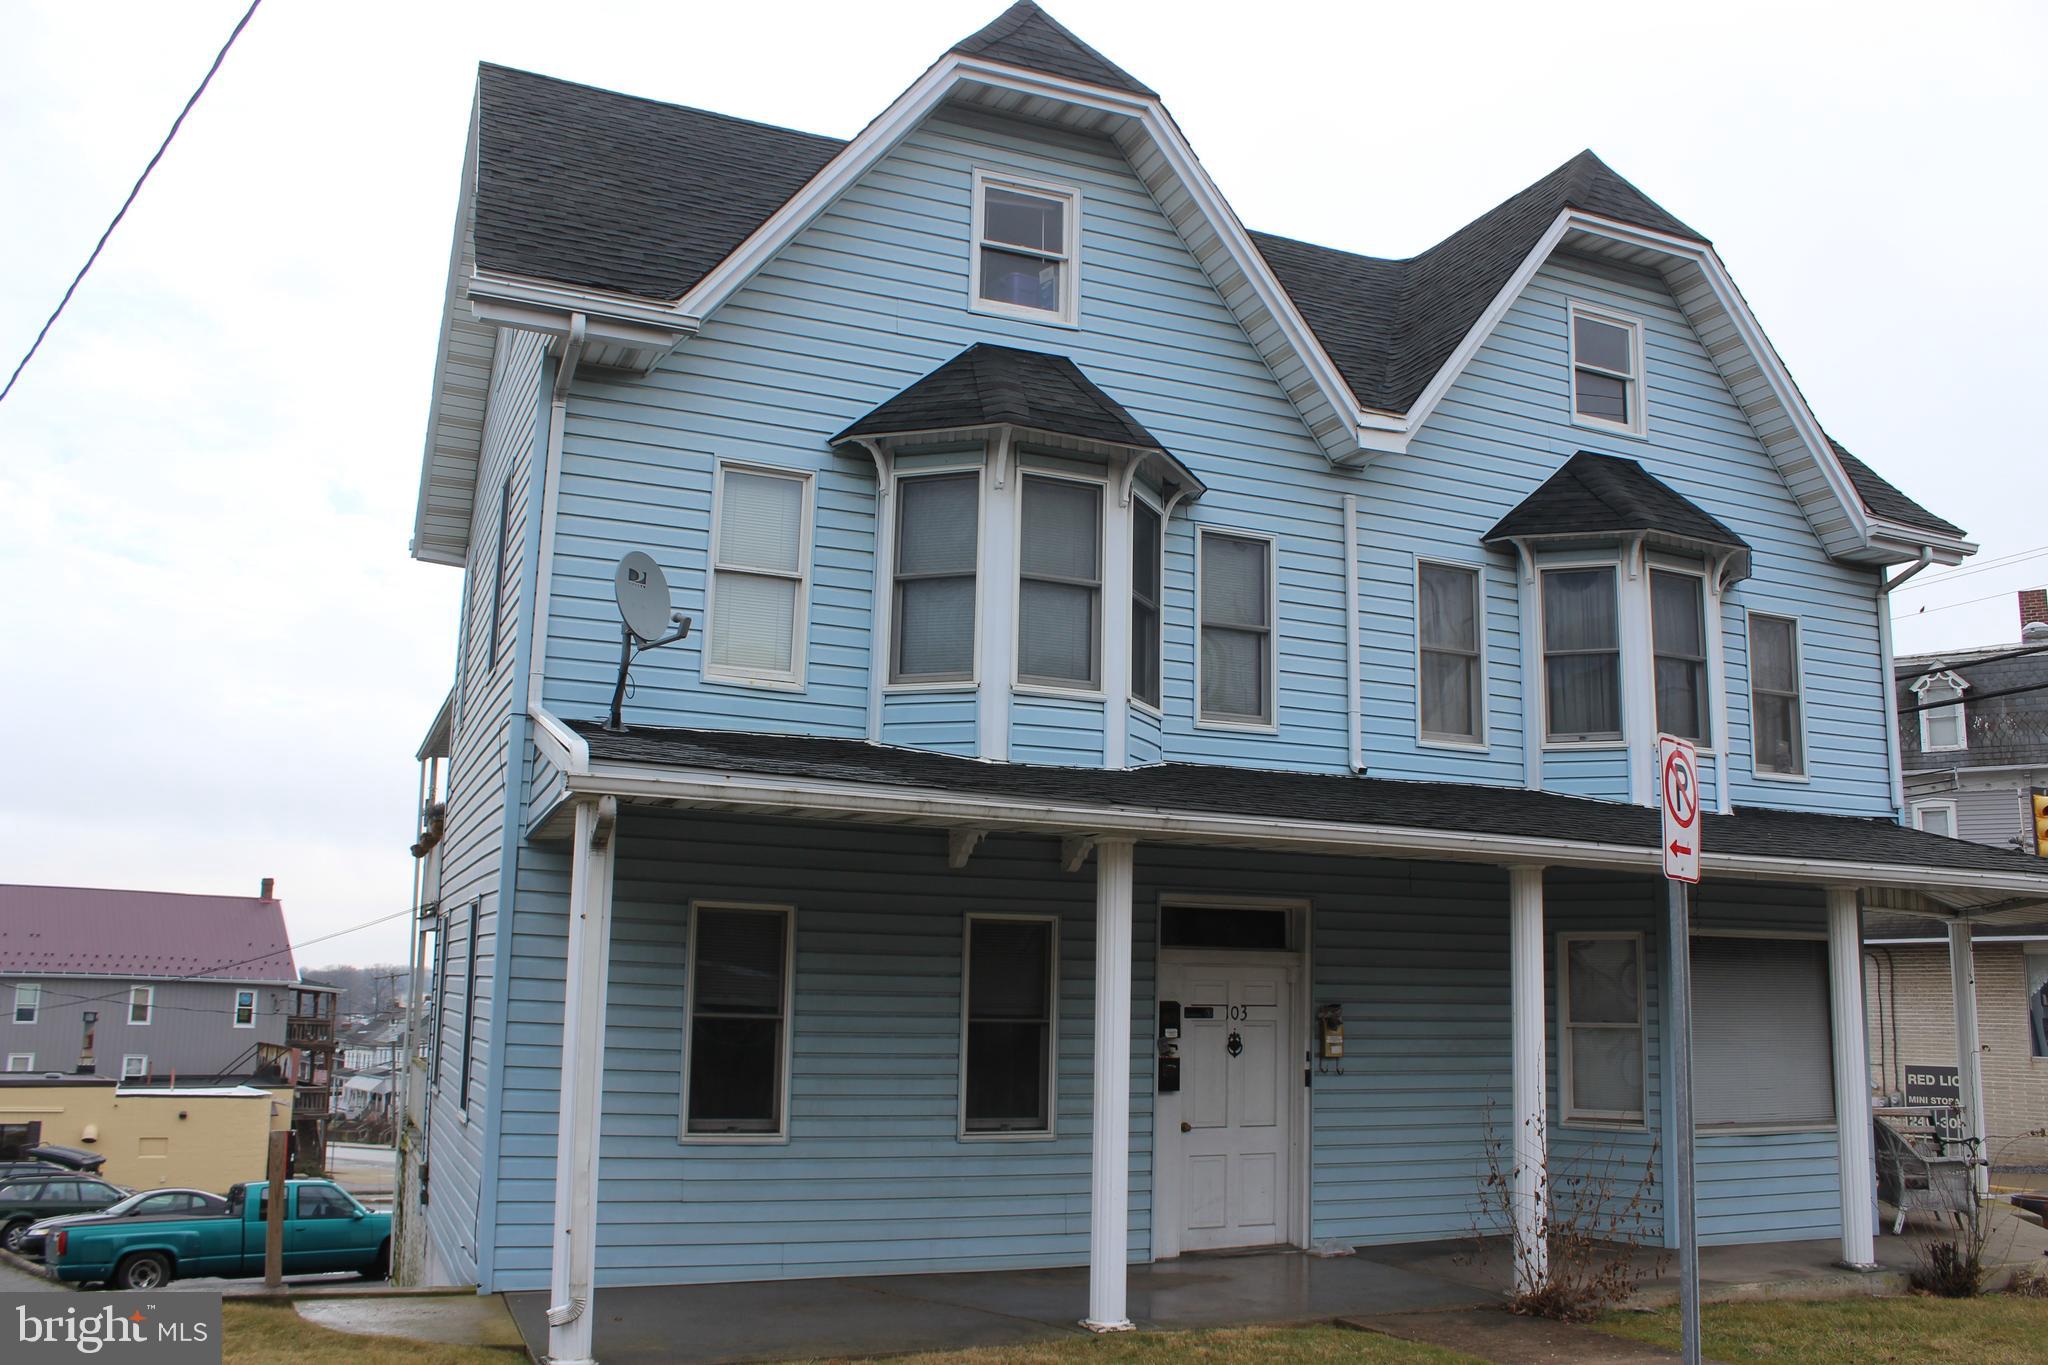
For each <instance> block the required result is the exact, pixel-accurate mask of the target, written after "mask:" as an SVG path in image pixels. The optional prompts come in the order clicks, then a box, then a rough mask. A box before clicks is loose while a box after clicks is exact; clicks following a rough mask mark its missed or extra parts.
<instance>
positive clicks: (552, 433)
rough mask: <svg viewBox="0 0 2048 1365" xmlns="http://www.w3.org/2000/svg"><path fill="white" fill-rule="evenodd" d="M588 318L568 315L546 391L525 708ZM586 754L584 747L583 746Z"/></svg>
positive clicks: (530, 698)
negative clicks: (572, 393)
mask: <svg viewBox="0 0 2048 1365" xmlns="http://www.w3.org/2000/svg"><path fill="white" fill-rule="evenodd" d="M589 325H590V319H589V318H587V317H585V316H584V315H583V314H581V313H576V314H574V315H572V316H571V317H570V319H569V335H568V336H567V337H566V338H565V339H564V340H563V342H562V354H561V358H560V360H559V361H558V362H557V364H556V365H555V384H554V388H553V390H552V391H551V392H550V393H549V395H548V448H547V450H546V451H545V452H544V453H543V455H542V458H543V459H545V460H546V461H547V477H546V478H545V479H544V480H542V482H541V495H540V550H539V552H538V553H539V557H540V562H539V563H538V564H537V565H535V566H534V575H533V635H532V640H533V653H532V657H531V659H530V660H529V662H528V664H527V668H526V710H527V714H529V715H538V714H539V713H540V694H541V683H542V681H543V680H544V679H545V678H546V676H547V667H546V664H547V657H548V585H549V583H550V582H551V581H552V580H553V578H554V563H555V509H556V507H557V506H558V505H559V504H560V503H561V500H562V499H561V490H562V430H563V428H564V426H566V425H567V423H568V420H569V386H570V385H571V384H573V383H574V382H575V381H576V364H577V362H578V361H580V360H582V359H583V340H584V337H585V335H586V333H587V330H588V328H589ZM586 756H587V750H586Z"/></svg>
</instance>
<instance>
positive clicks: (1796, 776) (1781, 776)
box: [1749, 768, 1813, 787]
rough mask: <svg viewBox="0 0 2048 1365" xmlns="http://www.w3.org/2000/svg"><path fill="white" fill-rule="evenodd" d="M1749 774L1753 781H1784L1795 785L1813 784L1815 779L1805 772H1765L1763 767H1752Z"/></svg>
mask: <svg viewBox="0 0 2048 1365" xmlns="http://www.w3.org/2000/svg"><path fill="white" fill-rule="evenodd" d="M1749 775H1750V778H1751V779H1752V780H1753V781H1757V782H1784V783H1787V784H1789V785H1791V786H1794V787H1804V786H1808V785H1811V783H1812V782H1813V779H1812V778H1810V777H1808V776H1807V775H1806V774H1805V773H1770V772H1764V771H1762V770H1761V769H1757V768H1752V769H1750V772H1749Z"/></svg>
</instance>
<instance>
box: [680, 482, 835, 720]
mask: <svg viewBox="0 0 2048 1365" xmlns="http://www.w3.org/2000/svg"><path fill="white" fill-rule="evenodd" d="M717 498H718V516H717V521H716V531H715V534H714V536H713V539H712V569H711V603H710V613H709V614H710V617H711V626H710V630H709V632H708V633H709V635H710V640H709V643H708V646H707V647H708V650H709V657H708V658H707V660H706V670H705V671H706V673H707V674H708V675H709V676H711V677H713V678H733V679H740V680H748V681H761V682H780V683H800V682H802V681H803V662H804V616H805V610H804V607H805V589H806V579H805V566H806V565H807V564H808V563H809V560H810V531H811V481H810V478H809V476H808V475H804V474H784V473H779V472H774V471H770V470H765V469H751V468H745V467H742V466H737V465H720V466H719V467H718V494H717Z"/></svg>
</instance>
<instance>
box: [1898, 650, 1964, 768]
mask: <svg viewBox="0 0 2048 1365" xmlns="http://www.w3.org/2000/svg"><path fill="white" fill-rule="evenodd" d="M1969 687H1970V683H1969V680H1968V679H1966V678H1964V677H1963V676H1962V675H1961V674H1958V673H1956V672H1953V671H1952V670H1950V669H1946V668H1937V669H1932V670H1930V671H1928V672H1926V673H1923V674H1921V675H1920V676H1919V677H1918V678H1916V679H1914V681H1913V686H1912V688H1911V691H1912V693H1913V696H1914V698H1915V699H1916V700H1917V701H1918V702H1919V703H1920V705H1922V706H1924V707H1927V708H1928V709H1927V710H1924V711H1922V712H1920V752H1921V753H1924V754H1938V753H1960V752H1962V751H1963V750H1965V749H1968V748H1969V747H1970V727H1969V723H1968V719H1967V715H1966V713H1965V711H1964V707H1963V693H1964V692H1966V691H1968V690H1969ZM1946 703H1953V704H1952V705H1950V704H1946Z"/></svg>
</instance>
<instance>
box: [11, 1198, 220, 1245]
mask: <svg viewBox="0 0 2048 1365" xmlns="http://www.w3.org/2000/svg"><path fill="white" fill-rule="evenodd" d="M227 1208H228V1201H227V1200H226V1199H224V1198H222V1197H221V1196H220V1195H217V1194H208V1193H207V1192H206V1191H205V1190H137V1191H136V1192H135V1193H134V1194H131V1195H129V1196H128V1197H127V1198H126V1199H123V1200H122V1201H121V1202H120V1203H118V1204H111V1205H109V1206H108V1207H106V1208H103V1209H100V1210H98V1211H97V1212H94V1213H67V1214H65V1215H63V1216H62V1217H61V1218H45V1219H44V1220H43V1221H41V1222H40V1223H37V1224H35V1225H34V1226H32V1227H30V1228H29V1230H28V1232H27V1233H25V1234H24V1235H23V1237H22V1242H21V1254H22V1255H24V1256H40V1255H42V1254H43V1247H44V1245H45V1244H46V1242H47V1240H48V1238H49V1234H50V1230H51V1229H52V1228H59V1227H70V1226H72V1225H73V1224H77V1223H89V1222H92V1221H93V1220H95V1219H99V1218H183V1217H190V1216H192V1215H195V1214H217V1213H226V1212H227Z"/></svg>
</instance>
